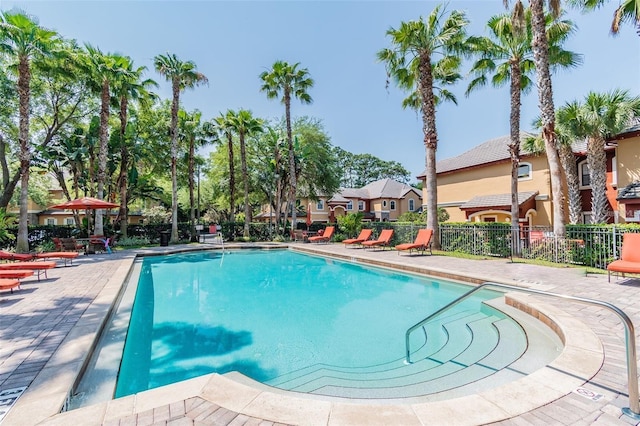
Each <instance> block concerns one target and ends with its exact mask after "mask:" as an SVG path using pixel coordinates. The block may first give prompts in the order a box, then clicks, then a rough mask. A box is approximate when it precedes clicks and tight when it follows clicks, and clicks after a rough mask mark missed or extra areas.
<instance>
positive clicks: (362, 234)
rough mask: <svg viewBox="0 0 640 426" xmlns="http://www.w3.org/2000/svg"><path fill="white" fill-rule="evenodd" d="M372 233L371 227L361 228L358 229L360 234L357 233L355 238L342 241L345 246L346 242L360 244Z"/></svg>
mask: <svg viewBox="0 0 640 426" xmlns="http://www.w3.org/2000/svg"><path fill="white" fill-rule="evenodd" d="M372 233H373V229H363V230H361V231H360V235H358V236H357V237H356V238H349V239H346V240H344V241H342V242H343V243H344V245H345V247H346V246H347V244H361V243H362V242H363V241H367V240H368V239H369V238H371V234H372Z"/></svg>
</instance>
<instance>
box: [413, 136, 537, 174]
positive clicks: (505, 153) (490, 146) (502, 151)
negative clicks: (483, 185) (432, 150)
mask: <svg viewBox="0 0 640 426" xmlns="http://www.w3.org/2000/svg"><path fill="white" fill-rule="evenodd" d="M533 136H534V135H533V134H532V133H528V132H520V142H521V143H522V142H524V141H525V139H526V138H529V137H533ZM510 140H511V137H510V136H509V135H506V136H501V137H499V138H494V139H490V140H488V141H486V142H483V143H481V144H480V145H477V146H475V147H473V148H471V149H470V150H468V151H466V152H463V153H462V154H460V155H458V156H455V157H451V158H446V159H444V160H440V161H438V162H437V163H436V172H437V173H446V172H452V171H454V170H460V169H466V168H468V167H474V166H479V165H482V164H488V163H494V162H496V161H503V160H508V159H510V158H511V157H510V155H509V142H510ZM521 150H522V153H523V154H525V155H526V154H530V152H528V151H525V150H524V149H522V148H521ZM426 174H427V173H426V170H425V171H424V172H423V173H422V174H421V175H420V176H426Z"/></svg>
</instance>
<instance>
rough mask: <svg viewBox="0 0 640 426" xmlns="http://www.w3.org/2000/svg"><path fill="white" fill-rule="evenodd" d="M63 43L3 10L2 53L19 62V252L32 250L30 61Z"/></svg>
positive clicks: (23, 17)
mask: <svg viewBox="0 0 640 426" xmlns="http://www.w3.org/2000/svg"><path fill="white" fill-rule="evenodd" d="M59 43H60V39H59V37H58V35H57V33H56V32H55V31H50V30H47V29H45V28H42V27H40V26H39V25H38V23H37V21H35V20H34V19H32V18H30V17H29V16H27V15H26V14H24V13H22V12H4V13H3V14H2V15H1V16H0V52H2V53H5V54H7V55H8V56H9V57H10V58H12V59H14V60H15V61H16V69H17V73H18V99H19V132H18V140H19V142H20V174H21V178H20V179H21V180H20V220H19V222H18V239H17V241H16V251H17V252H19V253H26V252H28V251H29V230H28V227H27V226H28V223H27V221H28V210H27V202H28V195H27V187H28V185H29V166H30V164H31V150H30V143H29V118H30V116H29V102H30V98H31V63H32V61H33V60H35V59H37V58H38V57H42V56H48V55H51V54H52V53H53V52H54V51H55V50H56V48H57V46H58V45H59Z"/></svg>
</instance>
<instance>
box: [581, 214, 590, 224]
mask: <svg viewBox="0 0 640 426" xmlns="http://www.w3.org/2000/svg"><path fill="white" fill-rule="evenodd" d="M582 223H584V224H586V225H588V224H590V223H591V212H582Z"/></svg>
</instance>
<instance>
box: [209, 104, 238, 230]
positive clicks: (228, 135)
mask: <svg viewBox="0 0 640 426" xmlns="http://www.w3.org/2000/svg"><path fill="white" fill-rule="evenodd" d="M213 121H214V127H215V128H216V129H217V132H218V133H219V134H220V135H221V136H222V137H223V138H225V139H226V140H227V155H228V158H229V161H228V162H229V222H231V228H232V238H233V237H235V233H234V231H235V202H236V173H235V161H234V157H233V127H232V123H231V111H230V110H229V111H227V113H226V114H220V115H219V116H218V117H216V118H214V119H213Z"/></svg>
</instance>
